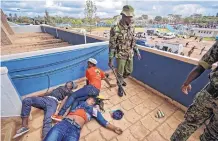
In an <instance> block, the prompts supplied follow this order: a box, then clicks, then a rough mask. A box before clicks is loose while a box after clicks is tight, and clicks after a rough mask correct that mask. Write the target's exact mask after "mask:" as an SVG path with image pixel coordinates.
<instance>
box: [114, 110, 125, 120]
mask: <svg viewBox="0 0 218 141" xmlns="http://www.w3.org/2000/svg"><path fill="white" fill-rule="evenodd" d="M123 115H124V113H123V111H121V110H116V111H114V112H113V113H112V118H113V119H115V120H120V119H122V117H123Z"/></svg>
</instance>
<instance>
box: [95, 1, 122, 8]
mask: <svg viewBox="0 0 218 141" xmlns="http://www.w3.org/2000/svg"><path fill="white" fill-rule="evenodd" d="M95 4H96V6H97V7H100V8H104V9H116V8H120V7H122V6H123V1H118V0H117V1H114V0H100V1H99V0H96V1H95Z"/></svg>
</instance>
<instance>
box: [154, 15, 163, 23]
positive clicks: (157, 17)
mask: <svg viewBox="0 0 218 141" xmlns="http://www.w3.org/2000/svg"><path fill="white" fill-rule="evenodd" d="M154 20H155V21H157V22H160V21H161V20H162V17H161V16H156V17H155V19H154Z"/></svg>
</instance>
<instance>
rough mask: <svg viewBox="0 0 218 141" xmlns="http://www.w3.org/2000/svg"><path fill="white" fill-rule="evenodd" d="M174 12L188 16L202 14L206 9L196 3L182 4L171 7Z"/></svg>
mask: <svg viewBox="0 0 218 141" xmlns="http://www.w3.org/2000/svg"><path fill="white" fill-rule="evenodd" d="M173 12H174V14H179V15H184V16H189V15H191V14H194V13H196V14H204V13H205V12H206V9H205V8H204V7H203V6H201V5H198V4H183V5H177V6H175V7H173Z"/></svg>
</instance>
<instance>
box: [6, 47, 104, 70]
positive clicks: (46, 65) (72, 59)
mask: <svg viewBox="0 0 218 141" xmlns="http://www.w3.org/2000/svg"><path fill="white" fill-rule="evenodd" d="M99 50H103V49H102V48H101V49H98V50H95V51H92V52H89V53H86V54H84V55H81V56H78V57H75V58H70V59H66V60H61V61H57V62H54V63H49V64H45V65H40V66H34V67H28V68H21V69H13V70H10V71H9V73H10V74H11V73H16V72H22V71H29V70H35V69H40V68H46V67H50V66H54V65H58V64H62V63H66V62H71V61H74V60H77V59H79V58H81V57H83V56H86V55H89V54H93V53H95V52H97V51H99Z"/></svg>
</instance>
